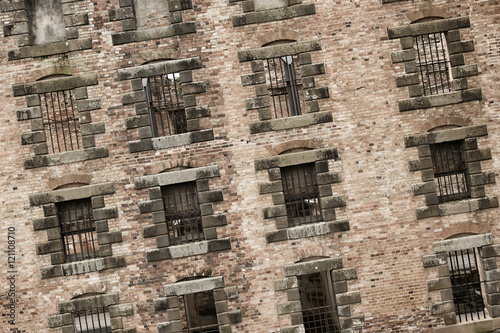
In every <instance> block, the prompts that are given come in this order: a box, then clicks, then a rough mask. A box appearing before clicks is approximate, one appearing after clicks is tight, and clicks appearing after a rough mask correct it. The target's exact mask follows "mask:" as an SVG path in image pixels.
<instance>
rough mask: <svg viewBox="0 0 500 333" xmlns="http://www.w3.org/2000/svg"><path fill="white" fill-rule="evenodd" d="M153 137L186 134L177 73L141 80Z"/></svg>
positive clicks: (185, 121) (184, 115)
mask: <svg viewBox="0 0 500 333" xmlns="http://www.w3.org/2000/svg"><path fill="white" fill-rule="evenodd" d="M142 84H143V86H144V90H145V91H146V97H147V101H148V105H149V116H150V119H151V130H152V133H153V137H160V136H169V135H174V134H182V133H186V132H187V131H188V130H187V120H186V112H185V110H184V102H183V99H182V93H181V87H180V75H179V73H172V74H165V75H159V76H152V77H148V78H144V79H142Z"/></svg>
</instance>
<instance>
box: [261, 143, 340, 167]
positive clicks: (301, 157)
mask: <svg viewBox="0 0 500 333" xmlns="http://www.w3.org/2000/svg"><path fill="white" fill-rule="evenodd" d="M330 159H334V160H338V159H339V156H338V153H337V148H323V149H315V150H309V151H305V152H297V153H290V154H285V155H279V156H271V157H264V158H260V159H256V160H255V170H256V171H258V170H264V169H271V168H282V167H287V166H291V165H298V164H305V163H311V162H316V161H320V160H330Z"/></svg>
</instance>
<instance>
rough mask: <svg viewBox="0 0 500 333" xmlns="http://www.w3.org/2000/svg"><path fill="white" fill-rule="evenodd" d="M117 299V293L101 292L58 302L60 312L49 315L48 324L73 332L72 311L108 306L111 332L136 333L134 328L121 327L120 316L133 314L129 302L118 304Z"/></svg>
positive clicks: (63, 332) (63, 331) (118, 299)
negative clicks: (101, 293)
mask: <svg viewBox="0 0 500 333" xmlns="http://www.w3.org/2000/svg"><path fill="white" fill-rule="evenodd" d="M119 301H120V298H119V295H118V294H103V295H96V296H89V297H85V298H78V299H74V300H71V301H63V302H58V304H57V307H58V310H59V313H60V314H56V315H51V316H49V317H48V326H49V327H50V328H61V332H62V333H65V332H74V330H75V328H74V326H73V313H74V312H77V311H83V310H91V309H96V308H101V307H108V313H109V316H110V319H111V329H112V331H113V332H120V333H137V330H136V329H135V328H128V329H124V328H123V320H122V317H126V316H130V315H133V313H134V309H133V305H132V304H131V303H126V304H119Z"/></svg>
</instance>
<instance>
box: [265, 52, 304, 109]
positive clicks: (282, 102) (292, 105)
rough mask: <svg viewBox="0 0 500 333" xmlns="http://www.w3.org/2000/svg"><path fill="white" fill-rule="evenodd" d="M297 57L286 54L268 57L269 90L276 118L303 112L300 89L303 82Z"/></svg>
mask: <svg viewBox="0 0 500 333" xmlns="http://www.w3.org/2000/svg"><path fill="white" fill-rule="evenodd" d="M296 58H297V56H284V57H277V58H269V59H267V80H268V82H269V85H268V88H269V89H268V91H269V95H270V96H271V99H272V108H273V112H271V113H272V116H273V117H274V118H286V117H290V116H298V115H300V114H301V105H300V102H301V101H300V98H299V90H301V89H302V84H301V79H300V75H299V72H298V71H297V59H296Z"/></svg>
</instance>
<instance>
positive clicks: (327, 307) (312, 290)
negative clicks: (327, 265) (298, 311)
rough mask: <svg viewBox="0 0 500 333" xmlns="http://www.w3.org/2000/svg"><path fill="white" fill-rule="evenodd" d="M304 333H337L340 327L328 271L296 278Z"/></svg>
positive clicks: (330, 276)
mask: <svg viewBox="0 0 500 333" xmlns="http://www.w3.org/2000/svg"><path fill="white" fill-rule="evenodd" d="M297 280H298V284H299V295H300V304H301V306H302V318H303V321H304V328H305V333H337V332H340V325H339V320H338V314H337V306H336V304H335V292H334V290H333V285H332V275H331V272H330V271H326V272H318V273H313V274H308V275H301V276H298V277H297Z"/></svg>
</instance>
